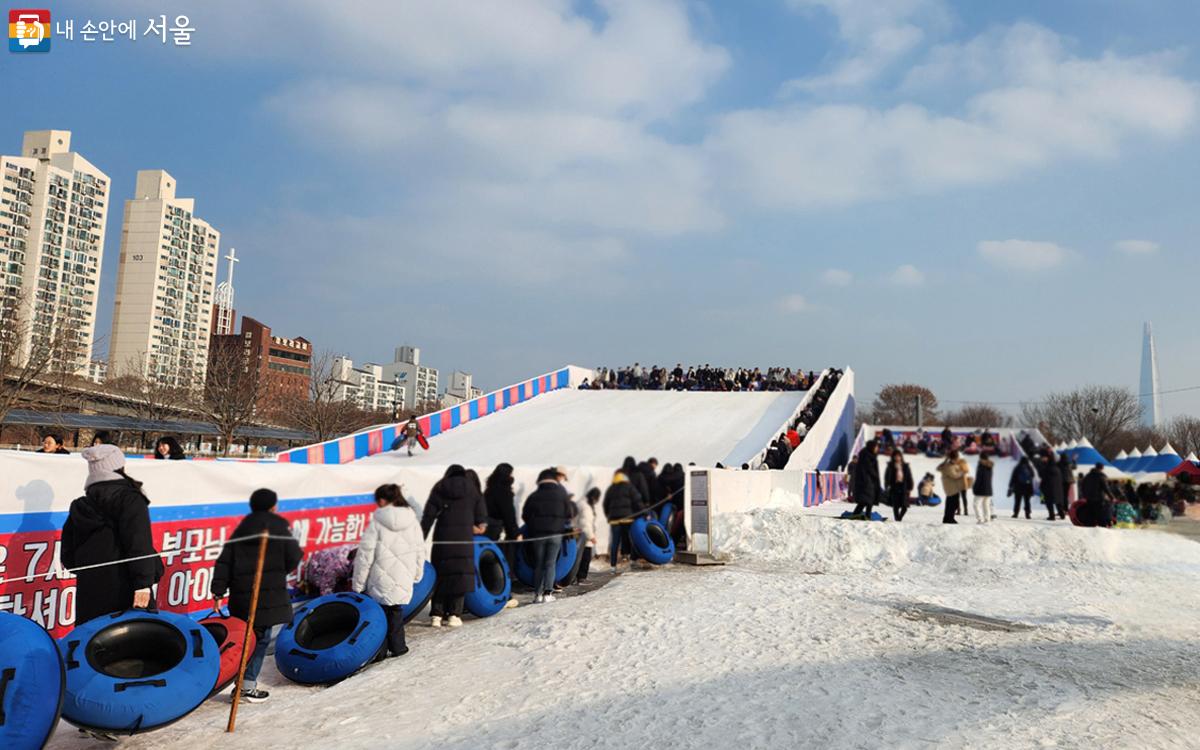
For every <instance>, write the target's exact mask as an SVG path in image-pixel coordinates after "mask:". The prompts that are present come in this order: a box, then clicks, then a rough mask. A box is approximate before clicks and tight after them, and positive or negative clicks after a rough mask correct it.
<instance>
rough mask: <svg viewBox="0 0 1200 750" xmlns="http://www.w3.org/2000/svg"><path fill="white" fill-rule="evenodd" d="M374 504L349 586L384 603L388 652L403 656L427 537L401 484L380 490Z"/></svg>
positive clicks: (390, 654) (422, 569) (384, 486)
mask: <svg viewBox="0 0 1200 750" xmlns="http://www.w3.org/2000/svg"><path fill="white" fill-rule="evenodd" d="M375 506H376V509H375V513H374V514H373V515H372V516H371V523H370V525H368V526H367V530H366V531H365V532H364V533H363V536H362V539H361V540H360V541H359V543H358V554H357V555H355V556H354V580H353V583H352V584H351V588H352V589H353V590H354V591H357V592H359V593H362V594H366V595H367V596H369V597H371V598H372V599H374V600H375V601H377V602H379V604H380V606H382V607H383V612H384V615H386V616H387V649H388V655H389V656H403V655H404V654H407V653H408V646H407V645H406V644H405V642H404V606H405V605H406V604H408V603H409V601H410V600H411V599H412V593H413V584H415V583H417V582H418V581H420V580H421V578H422V577H423V574H424V572H425V535H424V534H422V533H421V522H420V521H418V520H417V514H416V513H414V512H413V509H412V508H411V507H409V505H408V501H406V500H405V499H404V493H403V492H402V491H401V489H400V487H399V485H395V484H385V485H383V486H381V487H379V488H377V489H376V490H375Z"/></svg>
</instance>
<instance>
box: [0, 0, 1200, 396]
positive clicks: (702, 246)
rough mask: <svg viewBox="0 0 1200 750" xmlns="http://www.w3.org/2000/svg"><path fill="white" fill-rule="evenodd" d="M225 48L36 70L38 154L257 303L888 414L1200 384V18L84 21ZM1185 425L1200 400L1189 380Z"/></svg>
mask: <svg viewBox="0 0 1200 750" xmlns="http://www.w3.org/2000/svg"><path fill="white" fill-rule="evenodd" d="M51 10H52V12H53V13H54V14H55V16H56V17H57V18H72V19H74V20H75V22H76V29H77V33H78V28H79V27H80V26H81V25H82V22H83V21H84V20H86V19H89V18H90V19H92V20H94V21H99V20H101V19H109V18H112V19H116V20H118V21H119V20H122V19H126V18H136V19H138V20H139V22H140V23H141V24H142V25H144V23H145V18H147V17H148V16H150V15H158V14H159V13H163V12H166V13H169V14H172V15H174V14H178V13H186V14H187V15H188V16H189V17H190V18H191V21H192V24H193V25H194V26H195V27H196V29H197V31H196V32H195V35H194V37H193V44H192V46H191V47H188V48H180V47H174V46H171V45H169V44H168V45H165V46H164V45H162V44H160V43H158V42H157V41H153V40H149V39H138V40H137V41H136V42H131V41H129V40H128V39H126V40H124V41H118V42H113V43H110V44H102V43H100V42H94V43H91V44H86V43H83V42H82V41H80V40H78V39H76V40H75V41H73V42H67V41H63V40H57V39H56V40H55V42H54V49H53V51H52V52H51V53H50V54H49V55H44V56H24V57H18V56H14V55H6V56H4V57H0V80H2V81H3V83H4V87H3V88H4V90H5V91H8V92H12V91H26V92H29V93H28V95H27V96H25V97H22V98H21V99H20V103H19V106H18V105H17V104H16V103H15V100H14V99H12V98H10V99H9V100H8V101H7V103H6V106H5V107H4V108H3V109H0V151H6V152H10V153H11V152H14V151H16V149H17V148H19V145H20V138H21V133H22V131H24V130H29V129H43V128H63V129H69V130H72V131H73V133H74V135H73V144H74V146H75V149H76V150H78V151H79V152H80V153H82V154H84V155H85V156H86V157H87V158H88V159H90V160H91V161H92V162H93V163H95V164H96V165H97V166H99V167H101V168H102V169H104V170H105V171H106V172H107V173H108V174H109V175H110V176H111V177H112V178H113V184H114V191H115V192H114V201H113V204H112V209H111V210H110V214H109V223H108V242H107V252H106V256H105V263H104V281H105V286H104V290H103V298H102V303H101V310H100V315H101V320H100V324H99V327H98V330H99V331H101V332H104V331H107V329H108V326H109V318H110V315H111V306H112V294H113V292H112V290H113V284H114V279H115V274H116V268H117V255H118V252H119V241H120V219H121V210H122V206H123V202H124V200H125V199H126V198H128V197H129V195H130V193H131V191H132V188H133V180H134V175H135V173H136V171H137V170H138V169H149V168H165V169H167V170H169V171H170V172H171V173H172V174H174V175H175V177H176V178H177V179H178V181H179V188H180V191H181V194H182V195H185V196H193V197H195V199H196V206H197V213H198V214H199V215H200V216H202V217H204V218H205V219H207V220H209V221H211V222H212V223H213V224H214V225H215V226H217V227H218V228H219V229H220V230H221V231H222V232H223V245H224V246H225V247H228V246H230V245H232V246H235V247H237V248H238V251H239V255H240V256H241V257H243V259H244V262H243V263H242V264H240V265H239V268H238V276H237V284H236V286H237V295H238V297H237V300H238V308H239V312H242V313H246V314H250V315H253V316H255V317H258V318H259V319H261V320H263V321H264V322H267V323H268V324H270V325H272V326H273V327H274V328H275V330H277V331H278V332H279V333H280V334H282V335H288V336H297V335H303V336H306V337H308V338H309V339H311V340H312V341H314V342H315V343H316V345H317V347H318V348H319V349H329V350H332V351H335V352H339V353H347V354H349V355H351V356H352V357H354V358H355V360H356V361H366V360H374V361H385V360H386V359H387V358H388V357H389V356H390V353H391V351H392V348H393V346H395V345H397V344H399V343H403V342H410V343H414V344H417V345H420V346H421V347H422V348H423V350H424V356H425V358H426V359H427V360H428V361H429V362H430V363H431V364H434V365H435V366H438V367H440V368H441V369H443V370H444V371H449V370H450V369H455V368H460V369H466V370H469V371H471V372H474V373H476V377H477V379H478V380H479V381H481V382H482V384H483V385H485V386H498V385H502V384H504V383H506V382H509V381H512V380H515V379H517V378H520V377H523V376H527V375H530V374H534V373H538V372H542V371H545V370H548V369H550V368H551V367H554V366H558V365H560V364H562V363H564V362H573V363H578V364H584V365H599V364H621V363H631V362H633V361H635V360H637V361H640V362H642V363H643V364H645V363H654V362H658V363H662V364H671V365H673V364H674V363H675V362H676V361H685V362H689V361H691V362H706V361H707V362H718V361H719V362H723V363H728V364H738V363H747V364H758V365H768V364H773V363H780V364H790V365H793V366H802V367H805V368H812V369H816V368H819V367H821V366H823V365H826V364H830V363H834V364H844V363H848V364H850V365H851V366H853V367H855V369H856V370H857V371H858V372H859V378H860V379H859V390H860V394H861V396H863V397H865V398H869V396H870V394H871V393H873V392H874V390H876V389H877V388H878V387H879V385H881V384H883V383H887V382H894V381H917V382H921V383H924V384H927V385H929V386H930V387H932V388H933V389H934V390H935V392H936V393H937V394H938V395H939V396H940V397H942V398H943V399H949V400H957V399H962V400H978V401H1018V400H1024V399H1035V398H1037V397H1039V396H1041V395H1043V394H1044V393H1046V392H1047V391H1048V390H1051V389H1063V388H1070V387H1072V386H1075V385H1078V384H1084V383H1112V384H1118V385H1128V386H1130V387H1134V386H1135V385H1136V382H1137V366H1138V356H1139V352H1140V330H1141V323H1142V321H1143V320H1153V321H1154V324H1155V329H1156V331H1157V333H1158V338H1159V352H1160V366H1161V370H1162V381H1163V387H1164V388H1168V389H1169V388H1179V387H1185V386H1191V385H1196V384H1200V333H1198V332H1197V326H1196V324H1195V309H1196V305H1195V302H1194V301H1193V300H1194V288H1195V282H1194V281H1193V277H1192V274H1191V273H1189V270H1190V268H1191V267H1192V266H1194V264H1195V262H1196V260H1197V259H1198V258H1200V253H1198V252H1197V248H1196V246H1195V244H1194V238H1195V237H1196V236H1197V229H1198V226H1197V225H1198V224H1200V217H1198V215H1197V212H1196V210H1195V205H1196V201H1197V188H1196V182H1195V174H1196V173H1197V166H1198V164H1197V162H1198V157H1200V141H1198V140H1197V108H1198V106H1200V100H1198V92H1200V89H1198V88H1197V80H1200V67H1198V66H1200V61H1198V60H1197V55H1196V50H1195V49H1193V46H1194V38H1195V35H1196V34H1195V32H1196V30H1197V29H1200V6H1198V5H1197V4H1195V3H1188V2H1166V1H1164V0H1142V1H1141V2H1132V1H1130V2H1116V0H1089V1H1087V2H1085V1H1084V0H1059V1H1057V2H1054V3H1044V2H1005V3H949V2H943V1H942V0H896V1H895V2H884V1H882V0H748V1H747V2H738V3H733V2H721V3H715V2H708V3H702V2H682V1H679V2H676V1H673V0H606V1H604V2H589V3H571V2H566V1H565V0H563V1H561V2H544V3H527V2H496V3H481V2H474V1H470V2H468V1H467V0H462V1H461V2H438V3H409V2H389V3H377V4H373V3H357V4H354V5H353V6H343V5H342V4H337V3H328V2H315V1H310V0H290V1H289V2H283V1H282V0H281V1H280V2H273V1H263V2H255V3H233V2H224V1H222V0H218V1H215V2H214V1H210V2H204V3H186V2H178V3H174V4H171V5H170V6H169V7H168V6H164V5H161V4H159V3H151V2H115V1H113V2H108V1H107V0H96V1H93V2H88V3H56V4H53V5H52V6H51ZM1164 406H1165V407H1166V411H1167V412H1168V414H1170V415H1174V414H1179V413H1185V412H1188V413H1195V412H1197V411H1200V394H1197V393H1191V394H1180V395H1168V396H1166V397H1165V398H1164Z"/></svg>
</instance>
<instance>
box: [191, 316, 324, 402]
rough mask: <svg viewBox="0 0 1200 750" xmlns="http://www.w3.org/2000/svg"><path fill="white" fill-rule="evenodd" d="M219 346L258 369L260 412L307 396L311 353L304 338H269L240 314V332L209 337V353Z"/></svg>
mask: <svg viewBox="0 0 1200 750" xmlns="http://www.w3.org/2000/svg"><path fill="white" fill-rule="evenodd" d="M221 347H237V348H240V349H241V350H242V352H243V354H244V356H245V357H246V358H247V360H249V362H250V363H251V365H252V366H253V367H256V368H257V369H258V377H259V382H260V383H261V386H260V388H259V397H258V408H259V411H260V412H263V413H270V412H272V411H277V410H279V409H280V407H281V406H282V405H283V404H285V403H287V402H288V401H299V400H303V399H307V398H308V397H309V385H310V383H311V382H312V355H313V351H312V344H311V343H310V342H309V341H308V339H304V338H295V339H289V338H284V337H282V336H275V335H272V333H271V328H270V326H267V325H264V324H262V323H260V322H259V321H257V320H255V319H254V318H251V317H250V316H248V315H243V316H242V330H241V332H240V333H234V334H230V335H228V336H213V337H212V347H211V351H212V352H217V351H219V350H220V348H221Z"/></svg>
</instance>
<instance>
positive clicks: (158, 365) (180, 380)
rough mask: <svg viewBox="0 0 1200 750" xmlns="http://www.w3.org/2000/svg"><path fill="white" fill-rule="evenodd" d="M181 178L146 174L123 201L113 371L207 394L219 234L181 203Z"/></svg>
mask: <svg viewBox="0 0 1200 750" xmlns="http://www.w3.org/2000/svg"><path fill="white" fill-rule="evenodd" d="M175 191H176V184H175V178H174V177H172V176H171V175H170V174H168V173H167V172H165V171H163V170H161V169H150V170H142V171H139V172H138V174H137V185H136V187H135V189H134V196H133V198H132V199H131V200H128V201H125V219H124V225H123V226H122V229H121V261H120V263H121V265H120V269H119V271H118V274H117V301H116V306H115V307H114V309H113V333H112V342H111V344H110V346H109V360H108V364H109V372H110V373H112V374H125V373H130V372H134V373H141V374H145V375H153V376H154V377H156V378H157V379H158V380H159V381H160V382H163V383H164V384H168V385H175V386H177V387H182V388H197V389H198V388H201V387H203V385H204V378H205V372H206V369H207V365H208V344H209V332H210V328H211V326H212V322H213V292H214V287H215V286H216V271H217V253H218V250H219V246H220V242H221V235H220V233H219V232H218V231H217V230H215V229H213V228H212V227H211V226H210V225H209V224H208V223H207V222H205V221H204V220H202V219H200V218H199V217H197V216H196V215H195V213H194V208H195V201H194V200H193V199H192V198H177V197H175Z"/></svg>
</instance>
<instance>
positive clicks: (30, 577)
mask: <svg viewBox="0 0 1200 750" xmlns="http://www.w3.org/2000/svg"><path fill="white" fill-rule="evenodd" d="M678 492H679V491H678V490H676V491H675V492H673V493H671V494H670V495H668V496H667V497H665V498H663V499H662V500H660V501H658V502H657V503H655V504H654V505H652V506H650V507H649V508H646V509H645V510H642V511H640V512H638V513H635V514H633V515H631V516H625V517H624V518H618V519H616V520H615V521H612V520H610V521H609V524H610V525H611V524H617V523H621V522H622V521H628V520H631V519H636V518H640V517H642V516H644V515H647V514H649V513H650V511H652V510H654V509H655V508H657V507H659V506H660V505H663V504H664V503H666V502H668V501H669V500H671V499H672V498H674V496H675V495H676V494H677V493H678ZM578 535H579V530H578V529H571V530H570V531H566V530H564V531H563V533H562V534H547V535H545V536H538V537H526V538H522V539H489V540H488V541H487V542H486V543H488V544H520V543H523V542H537V541H541V540H543V539H555V538H560V537H564V536H578ZM262 538H263V535H262V534H253V535H251V536H243V537H235V538H233V539H226V540H224V541H220V542H209V543H208V544H201V545H199V546H195V547H180V548H179V549H171V550H163V551H162V552H154V553H150V554H145V555H135V556H134V557H126V558H123V559H120V560H110V561H108V562H102V563H93V564H91V565H79V566H76V567H74V568H66V569H65V570H67V571H68V572H70V573H71V574H73V575H74V574H77V573H79V572H80V571H83V570H96V569H97V568H106V567H109V566H112V565H125V564H126V563H131V562H137V561H139V560H150V559H152V558H155V557H166V556H167V555H182V554H187V553H191V552H200V551H202V550H207V549H213V548H216V547H223V546H225V545H227V544H237V543H240V542H249V541H257V540H260V539H262ZM267 538H268V539H274V540H277V541H299V540H297V539H296V537H294V536H290V535H288V536H284V535H279V534H269V535H267ZM430 544H434V545H465V544H469V545H472V546H474V545H476V544H485V542H479V541H476V540H474V539H472V540H470V541H440V542H439V541H433V542H430ZM53 575H54V570H53V566H52V567H51V570H48V571H46V572H45V573H36V574H32V575H27V576H21V577H19V578H0V586H3V585H4V584H7V583H28V582H30V581H36V580H38V579H39V578H50V577H52V576H53Z"/></svg>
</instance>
